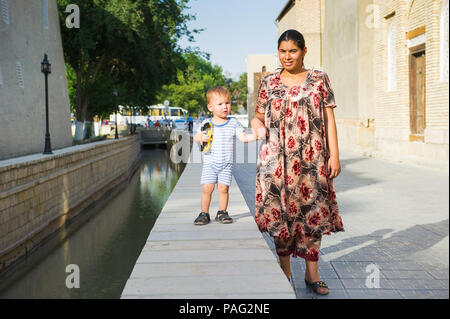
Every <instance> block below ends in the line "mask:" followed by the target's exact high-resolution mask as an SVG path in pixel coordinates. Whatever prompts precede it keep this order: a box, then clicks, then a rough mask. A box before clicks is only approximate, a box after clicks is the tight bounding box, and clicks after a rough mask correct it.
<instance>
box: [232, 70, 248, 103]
mask: <svg viewBox="0 0 450 319" xmlns="http://www.w3.org/2000/svg"><path fill="white" fill-rule="evenodd" d="M230 91H231V99H232V100H233V104H235V105H237V106H241V105H242V106H243V107H244V109H245V110H247V91H248V90H247V72H245V73H242V74H241V76H240V77H239V80H238V81H233V82H232V83H231V85H230Z"/></svg>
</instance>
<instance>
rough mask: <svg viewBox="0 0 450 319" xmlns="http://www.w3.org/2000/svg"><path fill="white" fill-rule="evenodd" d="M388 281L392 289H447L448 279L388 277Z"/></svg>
mask: <svg viewBox="0 0 450 319" xmlns="http://www.w3.org/2000/svg"><path fill="white" fill-rule="evenodd" d="M389 283H390V284H391V285H392V287H393V288H394V289H405V290H406V289H409V290H435V289H446V290H448V280H447V281H445V280H437V279H432V280H424V279H389Z"/></svg>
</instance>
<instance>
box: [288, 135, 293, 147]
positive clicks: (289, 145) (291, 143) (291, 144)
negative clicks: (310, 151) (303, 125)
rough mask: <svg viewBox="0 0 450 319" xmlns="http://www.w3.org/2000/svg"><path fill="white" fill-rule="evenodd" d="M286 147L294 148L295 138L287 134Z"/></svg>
mask: <svg viewBox="0 0 450 319" xmlns="http://www.w3.org/2000/svg"><path fill="white" fill-rule="evenodd" d="M288 147H289V148H294V147H295V139H294V138H293V137H292V136H289V140H288Z"/></svg>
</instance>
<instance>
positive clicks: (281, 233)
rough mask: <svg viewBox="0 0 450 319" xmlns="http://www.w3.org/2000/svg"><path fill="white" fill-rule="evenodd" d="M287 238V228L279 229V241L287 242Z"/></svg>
mask: <svg viewBox="0 0 450 319" xmlns="http://www.w3.org/2000/svg"><path fill="white" fill-rule="evenodd" d="M289 237H290V236H289V232H288V230H287V227H286V226H284V227H283V228H281V231H280V238H281V239H284V240H287V239H288V238H289Z"/></svg>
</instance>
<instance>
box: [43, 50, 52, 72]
mask: <svg viewBox="0 0 450 319" xmlns="http://www.w3.org/2000/svg"><path fill="white" fill-rule="evenodd" d="M41 72H42V73H44V74H50V73H52V65H51V64H50V63H49V62H48V59H47V54H44V60H43V61H42V62H41Z"/></svg>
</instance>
